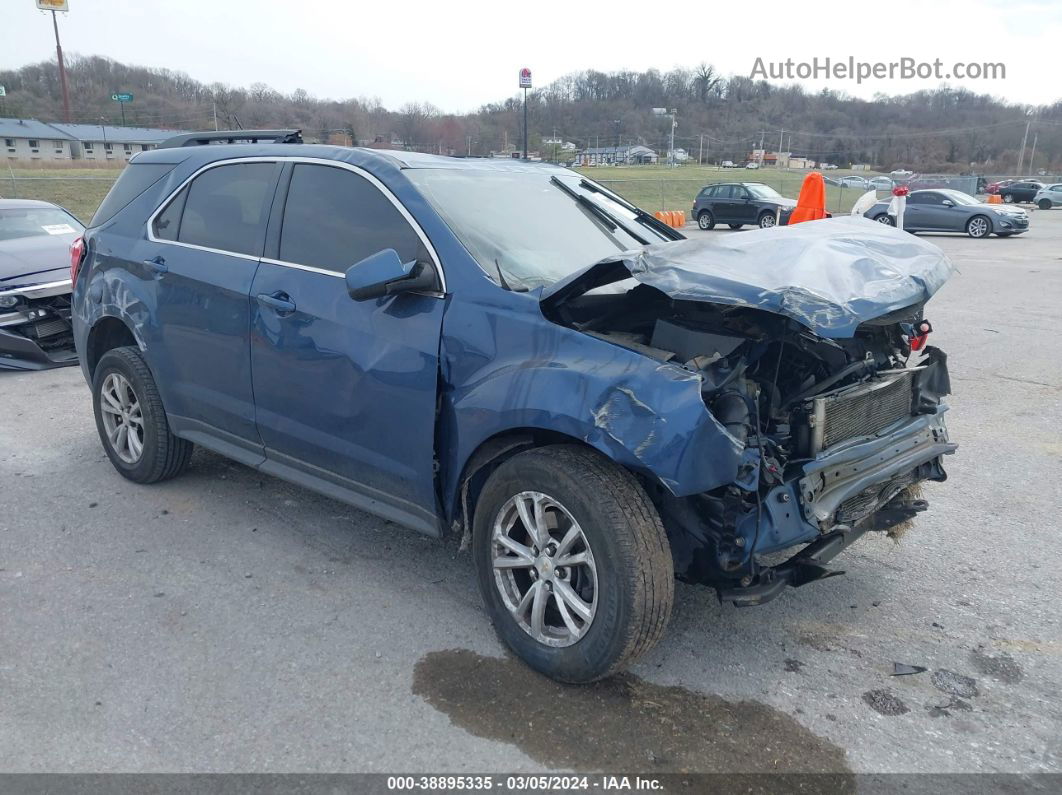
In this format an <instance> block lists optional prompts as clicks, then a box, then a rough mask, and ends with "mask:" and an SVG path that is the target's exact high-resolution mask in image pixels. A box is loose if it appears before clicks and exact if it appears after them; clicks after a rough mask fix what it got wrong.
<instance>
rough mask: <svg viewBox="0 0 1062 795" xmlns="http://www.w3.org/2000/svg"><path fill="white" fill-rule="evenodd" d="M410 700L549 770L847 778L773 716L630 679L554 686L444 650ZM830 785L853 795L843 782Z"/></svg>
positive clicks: (835, 754) (518, 666) (821, 747)
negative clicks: (798, 774)
mask: <svg viewBox="0 0 1062 795" xmlns="http://www.w3.org/2000/svg"><path fill="white" fill-rule="evenodd" d="M413 692H414V693H415V694H416V695H418V696H420V697H421V698H423V699H424V700H425V701H427V702H428V703H429V704H431V705H432V706H433V707H435V708H436V709H437V710H439V711H440V712H443V713H445V714H446V715H447V716H449V718H450V720H451V722H452V723H453V724H454V725H455V726H458V727H460V728H462V729H464V730H465V731H467V732H470V733H472V734H474V735H476V736H478V737H484V738H487V739H490V740H498V741H501V742H507V743H512V744H513V745H515V746H517V747H518V748H519V749H520V750H521V751H523V752H524V753H525V754H527V755H528V756H530V757H531V758H533V759H535V760H536V761H538V762H540V763H542V764H544V765H548V766H549V767H550V768H552V769H570V770H576V771H579V772H594V771H604V772H610V771H617V770H624V771H644V772H660V773H665V772H679V773H694V772H696V773H700V772H704V773H713V772H730V773H735V772H737V773H742V772H744V773H755V772H779V771H786V772H802V773H842V774H848V773H850V772H851V771H850V770H849V768H848V766H847V765H846V764H845V758H844V750H843V749H841V748H840V747H839V746H836V745H834V744H833V743H831V742H829V741H827V740H825V739H823V738H821V737H818V736H816V735H815V734H812V733H811V732H810V731H808V730H807V729H805V728H804V727H803V726H801V725H800V724H799V723H798V722H797V721H796V720H794V719H793V718H792V717H790V716H789V715H787V714H786V713H784V712H781V711H779V710H777V709H774V708H773V707H770V706H767V705H766V704H762V703H759V702H756V701H736V702H731V701H725V700H724V699H722V698H720V697H718V696H714V695H705V694H703V693H695V692H693V691H690V690H687V689H685V688H681V687H666V686H663V685H656V684H652V683H649V682H646V681H644V680H642V679H639V678H638V677H636V676H633V675H631V674H620V675H618V676H615V677H612V678H611V679H608V680H606V681H604V682H597V683H594V684H592V685H582V686H575V685H562V684H558V683H556V682H554V681H552V680H550V679H547V678H546V677H544V676H541V675H540V674H537V673H535V672H534V671H532V670H531V669H530V668H528V667H527V666H526V665H524V664H523V663H522V662H519V661H518V660H516V659H512V658H495V657H484V656H482V655H479V654H476V653H475V652H471V651H468V650H464V649H452V650H447V651H438V652H431V653H430V654H427V655H425V656H424V657H423V658H421V660H420V661H419V662H418V663H417V665H416V668H415V670H414V673H413ZM833 781H834V782H835V783H836V784H838V787H839V789H840V790H841V791H850V790H851V791H854V781H853V780H850V779H849V778H848V776H847V775H845V776H841V777H840V778H839V779H834V780H833ZM831 789H833V787H831Z"/></svg>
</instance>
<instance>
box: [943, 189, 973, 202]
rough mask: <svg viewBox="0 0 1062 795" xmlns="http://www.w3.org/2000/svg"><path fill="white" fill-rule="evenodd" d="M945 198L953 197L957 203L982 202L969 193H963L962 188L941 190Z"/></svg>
mask: <svg viewBox="0 0 1062 795" xmlns="http://www.w3.org/2000/svg"><path fill="white" fill-rule="evenodd" d="M940 192H941V193H942V194H943V195H944V197H945V198H947V199H951V200H952V201H953V202H955V203H956V204H967V205H971V204H980V203H981V202H979V201H977V199H975V198H974V197H973V196H971V195H970V194H968V193H963V192H962V191H961V190H942V191H940Z"/></svg>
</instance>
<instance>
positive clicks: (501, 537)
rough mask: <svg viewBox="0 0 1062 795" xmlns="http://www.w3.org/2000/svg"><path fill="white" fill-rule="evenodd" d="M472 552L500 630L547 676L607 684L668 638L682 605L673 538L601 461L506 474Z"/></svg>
mask: <svg viewBox="0 0 1062 795" xmlns="http://www.w3.org/2000/svg"><path fill="white" fill-rule="evenodd" d="M472 545H473V557H474V559H475V564H476V574H477V579H478V581H479V587H480V592H481V593H482V595H483V600H484V602H485V603H486V606H487V612H488V614H489V615H490V618H491V621H492V622H493V623H494V628H495V630H496V631H497V633H498V635H499V637H500V638H501V640H502V641H503V642H504V643H505V644H506V645H507V646H508V647H509V648H510V649H512V650H513V652H515V653H516V654H517V656H519V657H520V658H521V659H523V660H524V662H526V663H527V664H528V665H530V666H531V667H532V668H534V669H535V670H536V671H539V672H541V673H543V674H545V675H546V676H549V677H551V678H553V679H556V680H558V681H561V682H571V683H583V682H592V681H594V680H597V679H601V678H603V677H606V676H609V675H610V674H612V673H614V672H616V671H618V670H619V669H620V668H621V667H623V666H624V665H625V664H626V663H628V662H630V661H631V660H632V659H634V658H635V657H637V656H638V655H640V654H643V653H644V652H646V651H648V650H649V649H650V648H652V647H653V645H655V644H656V642H657V641H658V640H659V639H660V638H661V637H662V636H663V633H664V629H665V628H666V626H667V622H668V618H669V617H670V614H671V605H672V602H673V601H674V596H675V580H674V567H673V564H672V561H671V550H670V546H669V544H668V541H667V535H666V533H665V532H664V528H663V525H662V524H661V521H660V517H659V515H658V514H657V511H656V509H655V507H654V506H653V504H652V502H651V501H650V500H649V497H648V495H646V493H645V490H644V489H643V488H642V486H641V484H639V483H638V481H637V480H636V479H635V478H634V476H633V475H631V474H630V473H629V472H627V471H626V470H624V469H622V468H621V467H619V466H617V465H616V464H614V463H613V462H611V461H609V460H608V459H606V458H604V457H603V456H601V455H600V454H599V453H597V452H595V451H592V450H588V449H585V448H581V447H577V446H574V445H556V446H550V447H542V448H537V449H534V450H529V451H527V452H523V453H519V454H518V455H516V456H514V457H513V458H511V459H509V460H508V461H506V462H505V463H503V464H502V465H501V466H499V467H498V469H496V470H495V471H494V472H493V473H492V474H491V476H490V478H489V479H488V480H487V482H486V484H485V485H484V488H483V491H482V493H481V494H480V497H479V499H478V501H477V504H476V508H475V515H474V519H473V537H472Z"/></svg>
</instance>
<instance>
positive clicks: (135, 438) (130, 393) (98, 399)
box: [92, 347, 194, 483]
mask: <svg viewBox="0 0 1062 795" xmlns="http://www.w3.org/2000/svg"><path fill="white" fill-rule="evenodd" d="M92 410H93V413H94V414H95V416H96V430H97V431H99V434H100V441H101V442H102V443H103V449H104V451H105V452H106V453H107V457H108V458H109V459H111V463H112V464H113V465H114V468H115V469H117V470H118V472H119V474H121V475H122V477H125V478H128V479H129V480H131V481H133V482H134V483H158V482H159V481H162V480H168V479H170V478H173V477H176V476H177V475H179V474H181V473H182V472H183V471H184V470H185V469H186V468H187V467H188V462H189V460H190V459H191V457H192V451H193V449H194V446H193V445H192V443H191V442H188V441H185V440H184V439H178V438H177V437H176V436H174V435H173V434H172V433H171V432H170V426H169V423H168V422H167V421H166V411H165V409H163V407H162V398H161V397H160V396H159V390H158V387H156V386H155V379H154V378H152V376H151V371H150V370H149V369H148V366H147V362H145V361H144V357H143V356H141V355H140V351H139V350H137V349H136V348H134V347H123V348H112V349H111V350H109V351H107V352H106V353H105V354H103V356H102V357H101V358H100V361H99V363H98V364H97V365H96V370H95V372H94V373H93V375H92Z"/></svg>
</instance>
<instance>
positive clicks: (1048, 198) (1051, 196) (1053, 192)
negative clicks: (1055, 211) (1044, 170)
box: [1033, 182, 1062, 210]
mask: <svg viewBox="0 0 1062 795" xmlns="http://www.w3.org/2000/svg"><path fill="white" fill-rule="evenodd" d="M1033 204H1035V205H1036V206H1037V207H1039V208H1040V209H1041V210H1050V209H1051V208H1052V207H1058V206H1059V205H1062V182H1056V183H1055V184H1054V185H1044V186H1043V187H1042V188H1040V190H1038V191H1036V195H1035V196H1034V197H1033Z"/></svg>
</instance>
